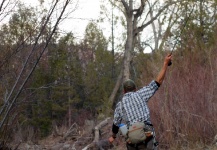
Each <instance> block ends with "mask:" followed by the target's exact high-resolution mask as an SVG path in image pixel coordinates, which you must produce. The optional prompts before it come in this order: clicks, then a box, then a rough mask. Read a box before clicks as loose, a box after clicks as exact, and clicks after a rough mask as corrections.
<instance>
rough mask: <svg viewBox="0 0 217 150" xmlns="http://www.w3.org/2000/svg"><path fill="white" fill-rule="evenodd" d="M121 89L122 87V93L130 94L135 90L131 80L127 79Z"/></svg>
mask: <svg viewBox="0 0 217 150" xmlns="http://www.w3.org/2000/svg"><path fill="white" fill-rule="evenodd" d="M123 87H124V92H125V93H127V92H132V91H135V90H136V84H135V82H134V81H133V80H131V79H127V80H125V81H124V83H123Z"/></svg>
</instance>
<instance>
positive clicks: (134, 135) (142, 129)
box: [126, 122, 153, 144]
mask: <svg viewBox="0 0 217 150" xmlns="http://www.w3.org/2000/svg"><path fill="white" fill-rule="evenodd" d="M152 137H153V129H152V127H151V126H149V125H146V124H145V123H143V122H136V123H133V124H132V125H131V126H129V129H128V132H127V135H126V141H127V142H128V143H129V144H138V143H141V142H145V141H146V140H148V139H150V138H152Z"/></svg>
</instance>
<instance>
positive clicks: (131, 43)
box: [109, 0, 178, 103]
mask: <svg viewBox="0 0 217 150" xmlns="http://www.w3.org/2000/svg"><path fill="white" fill-rule="evenodd" d="M110 2H111V3H113V5H115V6H117V7H118V8H119V9H120V10H121V12H122V13H123V14H124V16H125V20H126V32H127V36H126V43H125V50H124V60H123V67H122V71H121V73H123V74H122V75H120V76H121V78H118V80H119V81H117V82H116V86H115V88H114V90H113V92H112V94H111V96H110V99H109V100H110V102H112V103H114V98H115V95H116V93H117V90H118V89H119V87H120V84H121V81H122V80H125V79H127V78H130V63H131V62H132V56H133V52H134V48H135V43H136V42H138V38H137V37H138V35H139V34H140V33H141V32H142V31H143V30H144V29H145V28H146V27H148V26H149V25H151V24H152V23H153V22H154V21H155V20H157V19H158V17H159V16H160V15H161V14H162V13H163V12H164V11H165V10H167V9H168V8H169V6H172V5H173V4H175V3H177V2H178V1H173V2H171V1H165V2H164V3H163V5H162V6H161V7H160V8H158V9H157V10H155V13H154V12H153V10H152V8H153V7H154V6H155V5H156V3H158V2H159V1H154V2H153V1H148V0H146V1H144V0H141V1H140V3H138V1H137V2H135V1H133V0H121V1H119V2H114V1H111V0H110ZM147 6H149V8H147ZM146 8H147V10H146ZM149 15H150V16H151V17H150V18H149V17H147V16H149Z"/></svg>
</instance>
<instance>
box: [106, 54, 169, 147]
mask: <svg viewBox="0 0 217 150" xmlns="http://www.w3.org/2000/svg"><path fill="white" fill-rule="evenodd" d="M171 57H172V55H171V54H169V55H167V56H166V57H165V59H164V63H163V67H162V69H161V71H160V73H159V74H158V76H157V78H156V80H153V81H151V83H150V84H149V85H148V86H145V87H143V88H141V89H139V90H136V85H135V83H134V82H133V81H132V80H130V79H128V80H126V81H125V82H124V83H123V88H124V96H123V98H122V100H121V101H120V102H119V103H118V104H117V106H116V108H115V113H114V120H113V126H112V132H113V134H112V137H110V138H109V141H110V142H113V141H114V139H115V138H116V134H117V133H118V131H119V125H120V124H121V123H125V124H126V125H127V129H128V134H127V136H128V137H125V138H126V142H127V149H128V150H144V149H145V150H149V149H150V150H151V149H156V145H157V142H156V141H155V134H154V128H153V127H152V124H151V120H150V111H149V108H148V105H147V103H148V101H149V99H150V98H151V97H152V96H153V95H154V94H155V92H156V91H157V90H158V88H159V87H160V85H161V84H162V82H163V80H164V77H165V74H166V70H167V67H168V66H169V64H170V62H171ZM137 122H139V123H140V124H142V130H141V131H142V132H143V131H144V129H145V127H147V128H148V129H150V131H151V133H152V134H151V136H150V134H149V136H148V135H147V134H145V135H144V136H145V138H144V139H145V140H144V141H143V139H142V140H141V141H142V142H140V141H139V143H136V142H134V143H133V142H131V141H132V140H131V139H130V140H131V141H130V140H129V134H130V132H131V131H130V128H131V129H132V126H133V125H134V124H135V123H137ZM137 134H138V133H137ZM133 136H137V135H136V134H134V135H133ZM139 137H140V136H139ZM137 138H138V136H137ZM136 141H137V142H138V140H136Z"/></svg>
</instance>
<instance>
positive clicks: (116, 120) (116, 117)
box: [113, 102, 122, 126]
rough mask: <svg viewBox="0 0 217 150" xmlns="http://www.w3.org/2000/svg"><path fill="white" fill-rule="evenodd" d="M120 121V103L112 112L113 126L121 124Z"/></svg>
mask: <svg viewBox="0 0 217 150" xmlns="http://www.w3.org/2000/svg"><path fill="white" fill-rule="evenodd" d="M121 120H122V111H121V102H119V103H118V104H117V106H116V108H115V112H114V120H113V123H114V125H116V126H118V125H119V124H120V123H121Z"/></svg>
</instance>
